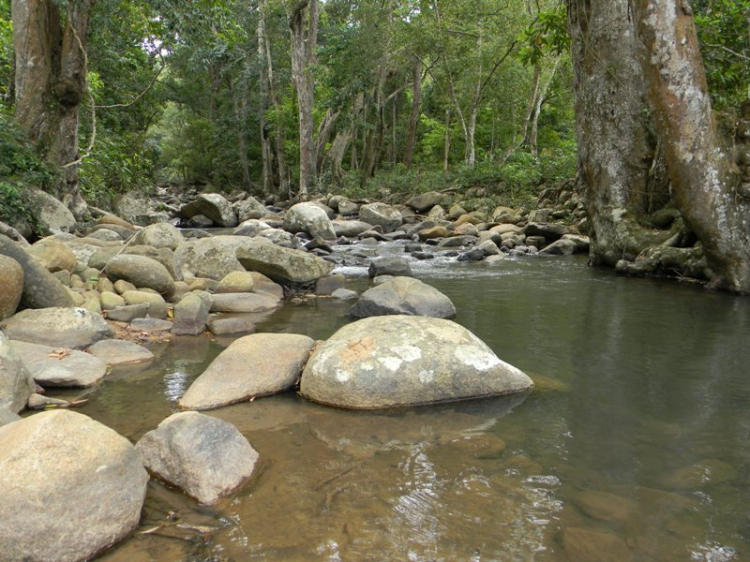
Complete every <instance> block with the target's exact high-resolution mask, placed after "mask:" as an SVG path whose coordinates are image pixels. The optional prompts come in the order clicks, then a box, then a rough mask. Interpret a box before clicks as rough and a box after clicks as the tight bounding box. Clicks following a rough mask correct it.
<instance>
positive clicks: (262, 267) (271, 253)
mask: <svg viewBox="0 0 750 562" xmlns="http://www.w3.org/2000/svg"><path fill="white" fill-rule="evenodd" d="M237 259H238V260H239V262H240V263H241V264H242V265H243V266H244V267H245V269H248V270H252V271H257V272H259V273H262V274H263V275H266V276H267V277H269V278H271V279H272V280H273V281H276V282H280V283H308V282H310V281H315V280H316V279H319V278H321V277H323V276H324V275H328V274H329V273H330V272H331V271H333V267H334V266H333V264H332V263H330V262H328V261H325V260H324V259H321V258H319V257H316V256H313V255H310V254H307V253H305V252H303V251H301V250H292V249H290V248H282V247H280V246H276V245H275V244H273V243H272V242H270V241H268V240H266V239H264V238H248V239H247V242H245V244H243V245H242V246H241V247H239V248H238V249H237Z"/></svg>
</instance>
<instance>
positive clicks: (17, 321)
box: [0, 308, 114, 349]
mask: <svg viewBox="0 0 750 562" xmlns="http://www.w3.org/2000/svg"><path fill="white" fill-rule="evenodd" d="M0 327H2V329H3V330H5V333H6V335H7V336H8V337H9V338H11V339H13V340H21V341H27V342H31V343H38V344H42V345H49V346H52V347H68V348H71V349H83V348H86V347H89V346H90V345H92V344H94V343H96V342H98V341H100V340H106V339H110V338H112V337H114V333H113V332H112V329H111V328H110V327H109V325H108V324H107V322H106V321H105V320H104V319H103V318H102V317H101V316H100V315H98V314H94V313H93V312H90V311H88V310H86V309H83V308H40V309H38V310H32V309H29V310H23V311H21V312H19V313H18V314H16V315H15V316H13V317H12V318H8V319H7V320H4V321H3V322H2V324H0Z"/></svg>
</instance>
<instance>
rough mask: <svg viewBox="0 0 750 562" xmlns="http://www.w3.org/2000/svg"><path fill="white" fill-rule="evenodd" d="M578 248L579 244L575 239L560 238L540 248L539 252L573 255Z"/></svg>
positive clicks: (552, 254)
mask: <svg viewBox="0 0 750 562" xmlns="http://www.w3.org/2000/svg"><path fill="white" fill-rule="evenodd" d="M577 249H578V246H577V245H576V243H575V242H574V241H573V240H567V239H565V238H560V239H559V240H555V241H554V242H552V244H548V245H547V246H544V247H543V248H542V249H541V250H539V253H540V254H543V255H550V256H572V255H573V254H575V253H576V250H577Z"/></svg>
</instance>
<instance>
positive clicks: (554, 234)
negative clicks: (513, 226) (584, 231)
mask: <svg viewBox="0 0 750 562" xmlns="http://www.w3.org/2000/svg"><path fill="white" fill-rule="evenodd" d="M523 233H524V234H525V235H526V236H544V238H546V239H547V241H549V242H553V241H555V240H557V239H559V238H562V237H563V236H565V235H566V234H569V233H570V229H569V228H568V227H567V226H565V225H564V224H557V223H536V222H529V223H528V224H527V225H526V226H524V227H523Z"/></svg>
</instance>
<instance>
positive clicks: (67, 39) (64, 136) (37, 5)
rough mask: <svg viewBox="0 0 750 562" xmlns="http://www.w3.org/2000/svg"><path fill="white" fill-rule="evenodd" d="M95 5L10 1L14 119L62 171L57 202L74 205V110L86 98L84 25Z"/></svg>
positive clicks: (77, 200)
mask: <svg viewBox="0 0 750 562" xmlns="http://www.w3.org/2000/svg"><path fill="white" fill-rule="evenodd" d="M94 4H95V0H79V1H76V2H73V1H69V2H67V4H66V6H65V28H64V29H63V26H62V21H63V18H62V14H61V12H60V9H59V8H58V6H57V4H56V3H55V2H53V1H52V0H13V2H12V6H11V14H12V20H13V43H14V47H15V52H16V59H15V68H16V73H15V81H16V82H15V91H16V110H15V112H16V113H15V117H16V121H17V122H18V124H19V126H20V127H21V129H22V130H23V131H24V132H25V133H26V134H27V135H28V137H29V139H30V140H31V141H32V142H33V143H34V144H35V145H36V147H37V149H38V150H39V151H40V153H41V154H42V155H43V156H44V157H45V158H46V159H47V160H48V161H49V162H50V163H51V164H53V165H54V166H56V167H58V168H62V169H63V172H64V173H63V177H62V184H61V185H57V186H54V189H53V191H54V192H55V195H56V196H57V197H58V198H61V199H65V200H66V202H67V204H68V205H69V206H70V207H74V206H76V205H78V204H79V203H80V202H81V200H80V195H79V193H78V166H77V162H76V161H77V158H78V109H79V107H80V105H81V103H82V101H83V97H84V94H85V93H86V74H87V62H88V59H87V54H86V44H87V37H88V27H89V20H90V17H91V10H92V8H93V6H94Z"/></svg>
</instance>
